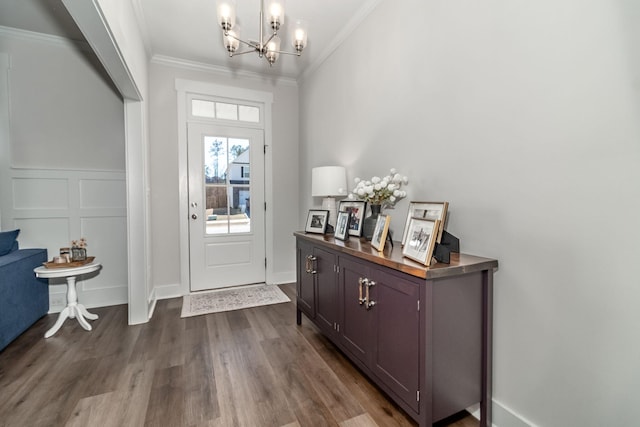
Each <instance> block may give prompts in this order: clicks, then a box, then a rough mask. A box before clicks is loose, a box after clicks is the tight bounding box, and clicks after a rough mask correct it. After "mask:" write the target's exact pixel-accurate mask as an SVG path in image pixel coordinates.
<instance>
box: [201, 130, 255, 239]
mask: <svg viewBox="0 0 640 427" xmlns="http://www.w3.org/2000/svg"><path fill="white" fill-rule="evenodd" d="M249 160H250V159H249V140H248V139H239V138H227V137H218V136H206V137H205V139H204V179H205V182H204V184H205V185H204V188H205V200H206V217H207V220H206V233H207V234H231V233H248V232H250V231H251V200H250V197H249V195H250V194H251V191H250V190H251V170H250V161H249Z"/></svg>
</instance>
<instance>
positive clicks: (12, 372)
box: [0, 284, 478, 427]
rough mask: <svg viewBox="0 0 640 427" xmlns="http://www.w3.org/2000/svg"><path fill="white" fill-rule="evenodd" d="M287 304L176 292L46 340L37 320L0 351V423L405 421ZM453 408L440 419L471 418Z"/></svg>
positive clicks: (268, 425) (270, 426)
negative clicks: (192, 313) (211, 300)
mask: <svg viewBox="0 0 640 427" xmlns="http://www.w3.org/2000/svg"><path fill="white" fill-rule="evenodd" d="M281 289H283V291H284V292H285V293H286V294H287V295H288V296H289V298H290V299H291V300H292V302H289V303H282V304H274V305H270V306H263V307H255V308H251V309H245V310H237V311H232V312H223V313H215V314H209V315H204V316H196V317H189V318H184V319H183V318H180V311H181V306H182V299H181V298H173V299H169V300H162V301H158V302H157V304H156V308H155V312H154V316H153V318H152V319H151V320H150V321H149V323H146V324H143V325H135V326H128V325H127V307H126V306H115V307H103V308H98V309H92V310H90V311H92V312H95V313H96V314H98V315H99V319H97V320H95V321H92V322H91V325H92V327H93V330H92V331H85V330H84V329H82V328H81V327H80V326H79V325H78V323H77V322H75V321H73V319H69V320H67V322H65V324H64V325H63V327H62V328H61V329H60V331H58V333H57V334H56V335H54V336H53V337H51V338H49V339H44V338H43V335H44V333H45V332H46V331H47V330H48V329H49V328H50V327H51V326H52V325H53V323H54V322H55V320H56V318H57V315H48V316H45V317H44V318H42V319H40V320H39V321H38V322H36V324H34V325H33V326H32V327H31V328H30V329H29V330H28V331H27V332H26V333H24V334H22V335H21V336H20V337H18V339H16V340H15V341H14V342H13V343H11V344H10V345H9V346H8V347H7V348H5V349H4V350H3V351H2V352H0V394H1V395H2V398H0V427H5V426H6V427H9V426H11V427H13V426H30V427H32V426H33V427H40V426H43V427H45V426H46V427H58V426H69V427H72V426H73V427H75V426H100V427H116V426H117V427H121V426H127V427H129V426H131V427H140V426H145V425H146V426H172V427H182V426H184V427H257V426H258V427H324V426H327V427H360V426H368V427H369V426H371V427H408V426H416V425H417V424H416V423H415V422H413V421H412V420H411V419H410V418H409V417H408V416H407V415H406V414H405V413H404V412H403V411H402V410H400V409H399V408H398V407H397V406H396V405H394V404H393V403H392V402H390V401H389V400H388V399H387V398H386V397H385V395H384V394H383V393H381V392H380V390H379V389H378V388H377V387H376V386H375V385H373V384H372V383H371V382H370V381H369V380H368V379H367V378H366V377H364V376H363V375H362V374H361V372H360V371H359V370H358V369H357V368H355V366H354V365H353V364H351V362H349V361H348V360H347V359H346V358H345V357H344V355H343V354H342V353H341V352H340V351H339V350H338V349H337V348H336V347H334V346H333V345H332V344H331V343H330V342H329V341H328V340H327V339H326V337H324V336H323V335H322V334H320V333H319V331H318V329H317V328H316V327H315V326H314V325H313V324H311V323H310V322H309V321H308V319H306V318H304V317H303V322H302V325H300V326H298V325H296V323H295V317H296V310H295V303H294V302H293V301H295V285H293V284H289V285H282V286H281ZM477 425H478V422H477V420H476V419H474V418H473V417H471V416H470V415H464V414H462V415H459V416H457V417H454V418H451V419H447V420H445V421H444V422H443V423H438V427H444V426H450V427H475V426H477Z"/></svg>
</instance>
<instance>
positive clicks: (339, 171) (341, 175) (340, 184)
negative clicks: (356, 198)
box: [311, 166, 347, 197]
mask: <svg viewBox="0 0 640 427" xmlns="http://www.w3.org/2000/svg"><path fill="white" fill-rule="evenodd" d="M346 194H347V171H346V170H345V168H344V167H342V166H321V167H317V168H313V169H311V195H312V196H313V197H330V196H343V195H346Z"/></svg>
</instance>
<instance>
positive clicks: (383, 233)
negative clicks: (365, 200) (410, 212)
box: [371, 214, 391, 252]
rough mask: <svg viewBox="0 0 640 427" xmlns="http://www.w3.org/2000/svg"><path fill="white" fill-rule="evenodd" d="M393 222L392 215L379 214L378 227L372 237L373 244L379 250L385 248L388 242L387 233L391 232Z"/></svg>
mask: <svg viewBox="0 0 640 427" xmlns="http://www.w3.org/2000/svg"><path fill="white" fill-rule="evenodd" d="M390 223H391V216H390V215H382V214H381V215H378V219H377V221H376V227H375V228H374V230H373V236H372V237H371V246H372V247H373V248H374V249H375V250H377V251H378V252H382V251H383V250H384V244H385V243H386V242H387V233H388V232H389V224H390Z"/></svg>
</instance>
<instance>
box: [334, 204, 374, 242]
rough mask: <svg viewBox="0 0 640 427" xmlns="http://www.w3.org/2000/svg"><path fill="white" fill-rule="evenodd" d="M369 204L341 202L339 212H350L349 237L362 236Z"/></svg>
mask: <svg viewBox="0 0 640 427" xmlns="http://www.w3.org/2000/svg"><path fill="white" fill-rule="evenodd" d="M366 209H367V202H365V201H363V200H341V201H340V206H339V210H340V211H344V212H349V235H350V236H356V237H360V236H362V225H363V224H362V223H363V221H364V213H365V210H366Z"/></svg>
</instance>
